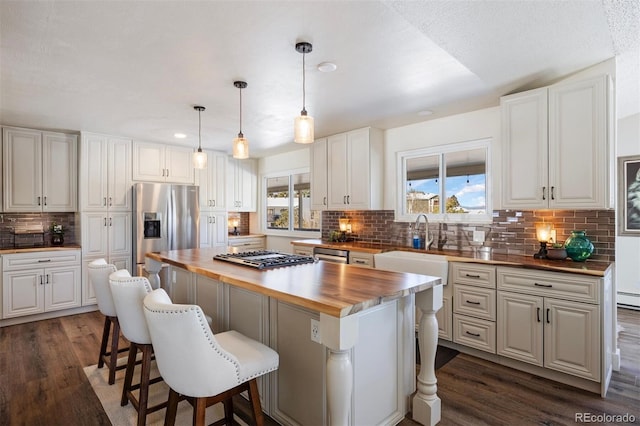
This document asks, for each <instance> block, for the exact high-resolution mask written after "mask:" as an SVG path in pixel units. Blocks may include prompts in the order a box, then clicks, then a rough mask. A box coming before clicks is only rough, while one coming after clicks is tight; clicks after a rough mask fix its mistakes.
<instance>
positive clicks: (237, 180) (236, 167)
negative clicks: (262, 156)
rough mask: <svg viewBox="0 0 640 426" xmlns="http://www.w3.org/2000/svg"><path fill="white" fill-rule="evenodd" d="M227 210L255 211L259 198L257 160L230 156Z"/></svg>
mask: <svg viewBox="0 0 640 426" xmlns="http://www.w3.org/2000/svg"><path fill="white" fill-rule="evenodd" d="M228 159H229V160H228V162H227V176H228V180H227V210H228V211H232V212H255V211H256V205H257V198H258V176H257V171H256V169H257V165H256V162H255V160H251V159H246V160H237V159H235V158H233V157H228Z"/></svg>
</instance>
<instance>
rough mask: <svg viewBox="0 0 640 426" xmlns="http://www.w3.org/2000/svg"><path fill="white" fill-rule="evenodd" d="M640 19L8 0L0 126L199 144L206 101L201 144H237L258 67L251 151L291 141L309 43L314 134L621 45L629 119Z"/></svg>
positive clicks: (623, 107)
mask: <svg viewBox="0 0 640 426" xmlns="http://www.w3.org/2000/svg"><path fill="white" fill-rule="evenodd" d="M639 22H640V2H639V1H638V0H628V1H624V0H620V1H604V2H601V1H592V0H580V1H420V2H418V1H382V2H380V1H333V2H319V1H283V2H275V1H255V2H248V1H233V2H231V1H224V2H223V1H186V2H185V1H136V2H134V1H120V2H114V1H64V2H63V1H53V2H51V1H38V2H30V1H7V0H2V1H0V123H2V124H5V125H16V126H24V127H33V128H45V129H53V130H87V131H92V132H102V133H108V134H113V135H121V136H127V137H132V138H136V139H143V140H150V141H162V142H172V143H181V144H186V145H190V146H196V145H197V140H198V115H197V112H196V111H194V110H193V105H196V104H200V105H204V106H205V107H206V108H207V109H206V111H205V112H203V113H202V144H203V146H204V147H206V148H211V149H218V150H223V151H227V152H230V146H231V140H232V139H233V137H235V135H236V134H237V133H238V130H239V93H238V89H236V88H235V87H234V86H233V81H234V80H245V81H247V83H248V87H247V88H246V89H245V90H243V93H242V95H243V96H242V97H243V126H242V130H243V133H244V134H245V136H246V137H247V138H248V139H249V143H250V147H251V154H252V156H258V155H261V154H265V153H269V152H275V151H277V150H283V149H291V148H293V147H294V145H293V143H292V142H291V141H292V138H293V129H292V127H293V117H294V116H295V115H297V114H298V113H299V112H300V109H301V107H302V55H301V54H299V53H297V52H296V51H295V49H294V45H295V43H296V42H297V41H309V42H311V43H312V44H313V51H312V52H311V53H309V54H307V56H306V64H307V66H306V73H307V75H306V77H307V81H306V89H307V90H306V95H307V96H306V107H307V110H308V111H309V114H310V115H312V116H313V117H314V118H315V121H316V137H321V136H326V135H330V134H334V133H338V132H342V131H346V130H350V129H354V128H358V127H363V126H369V125H372V126H376V127H380V128H390V127H396V126H400V125H405V124H410V123H414V122H418V121H423V120H425V119H433V118H437V117H442V116H445V115H450V114H454V113H459V112H464V111H469V110H473V109H477V108H482V107H486V106H491V105H497V104H498V99H499V97H500V96H501V95H504V94H506V93H512V92H515V91H520V90H524V89H528V88H533V87H539V86H542V85H546V84H549V83H551V82H553V81H555V80H557V79H558V78H561V77H563V76H566V75H569V74H571V73H574V72H576V71H579V70H581V69H583V68H586V67H589V66H591V65H594V64H596V63H599V62H602V61H605V60H607V59H610V58H612V57H614V56H616V55H617V56H618V59H617V61H616V64H617V72H618V75H617V76H616V84H617V92H618V100H617V105H618V115H619V116H620V117H623V116H626V115H630V114H633V113H637V112H640V105H639V103H640V87H639V80H640V77H639V76H640V70H639V67H640V66H639V65H638V64H639V63H640V53H639V52H640V47H639V41H640V24H639ZM323 61H331V62H334V63H335V64H336V65H337V66H338V68H337V70H336V71H335V72H333V73H321V72H319V71H318V70H317V69H316V65H317V64H319V63H321V62H323ZM423 110H431V111H433V114H432V115H430V116H426V117H425V116H422V115H418V112H419V111H423ZM176 132H182V133H185V134H187V138H186V139H184V140H176V139H174V138H173V134H174V133H176Z"/></svg>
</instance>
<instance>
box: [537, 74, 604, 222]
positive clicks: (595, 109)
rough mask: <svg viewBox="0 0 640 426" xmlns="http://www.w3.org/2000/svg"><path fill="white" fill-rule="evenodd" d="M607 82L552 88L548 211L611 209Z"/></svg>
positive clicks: (550, 100)
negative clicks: (609, 207) (608, 191)
mask: <svg viewBox="0 0 640 426" xmlns="http://www.w3.org/2000/svg"><path fill="white" fill-rule="evenodd" d="M607 118H608V117H607V77H606V76H601V77H597V78H593V79H590V80H585V81H579V82H571V83H562V84H557V85H554V86H551V87H550V88H549V185H550V190H551V194H550V201H549V206H550V207H551V208H556V209H570V208H571V209H579V208H606V207H608V206H607V197H606V196H607V194H606V192H607V191H606V189H607V182H608V178H609V176H608V174H607V170H608V168H607V161H608V159H609V152H608V141H607V135H608V133H607V132H608V126H607Z"/></svg>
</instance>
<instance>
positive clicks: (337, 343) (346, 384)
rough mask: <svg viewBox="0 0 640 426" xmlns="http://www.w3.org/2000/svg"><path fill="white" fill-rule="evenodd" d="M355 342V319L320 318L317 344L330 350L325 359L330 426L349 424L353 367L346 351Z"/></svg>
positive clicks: (347, 317) (321, 316) (326, 316)
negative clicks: (319, 343)
mask: <svg viewBox="0 0 640 426" xmlns="http://www.w3.org/2000/svg"><path fill="white" fill-rule="evenodd" d="M357 338H358V316H357V315H350V316H346V317H343V318H337V317H332V316H329V315H325V314H320V341H321V342H322V344H323V345H324V346H326V347H327V348H328V349H329V357H328V358H327V405H328V409H329V424H330V425H332V426H347V425H349V424H350V420H349V415H350V414H351V395H352V393H353V364H352V363H351V360H350V359H349V349H351V348H352V347H353V346H355V344H356V341H357Z"/></svg>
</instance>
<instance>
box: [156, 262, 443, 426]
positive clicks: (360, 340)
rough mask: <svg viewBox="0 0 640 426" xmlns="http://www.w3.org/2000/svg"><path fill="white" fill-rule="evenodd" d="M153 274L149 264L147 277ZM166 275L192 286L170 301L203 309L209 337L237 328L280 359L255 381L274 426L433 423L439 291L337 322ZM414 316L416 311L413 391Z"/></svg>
mask: <svg viewBox="0 0 640 426" xmlns="http://www.w3.org/2000/svg"><path fill="white" fill-rule="evenodd" d="M160 265H161V264H160V263H159V262H157V261H155V260H153V259H149V258H148V259H147V270H148V271H149V272H150V273H151V274H153V273H154V272H155V269H157V270H158V271H159V269H160ZM171 268H172V270H171V271H170V276H173V277H174V279H175V282H173V283H172V285H173V286H178V285H179V286H183V285H185V283H186V285H187V286H189V291H186V292H185V291H184V290H180V291H174V290H176V289H175V288H171V289H169V293H170V294H172V293H173V294H176V295H177V294H186V295H187V298H188V299H189V300H174V302H176V303H197V304H198V305H200V306H201V307H202V308H203V310H204V312H205V314H207V315H210V316H211V317H212V318H213V320H214V321H213V324H212V327H213V328H214V332H216V333H218V332H221V331H225V330H230V329H234V330H237V331H239V332H241V333H243V334H245V335H247V336H248V337H251V338H253V339H256V340H258V341H260V342H262V343H265V344H267V345H269V346H270V347H272V348H273V349H274V350H276V351H277V352H278V354H279V356H280V367H279V369H278V370H277V371H275V372H273V373H270V374H269V375H267V376H264V377H262V378H261V379H260V380H259V391H260V396H261V400H262V408H263V410H264V412H265V413H266V414H268V415H269V416H270V417H271V418H273V419H274V420H275V421H277V422H278V423H280V424H283V425H367V426H369V425H393V424H397V423H399V422H400V421H402V420H403V419H404V418H405V416H406V415H407V413H409V412H410V411H412V416H413V419H414V420H415V421H417V422H418V423H420V424H423V425H435V424H436V423H438V422H439V421H440V399H439V398H438V396H437V394H436V389H437V386H436V377H435V371H434V366H435V353H436V348H437V342H438V327H437V320H436V318H435V313H436V312H437V310H438V309H440V307H441V306H442V285H441V284H436V285H434V286H432V287H429V288H428V289H425V290H423V291H421V292H418V293H416V294H408V295H405V296H403V297H399V298H392V299H391V300H388V301H385V300H382V301H379V303H376V304H374V305H373V306H370V307H367V308H366V309H364V310H361V311H359V312H354V313H351V314H349V315H346V316H343V317H336V316H331V315H328V314H324V313H320V312H314V311H313V310H311V309H308V308H307V307H302V306H298V305H295V304H292V303H288V302H283V301H281V300H279V299H278V298H276V297H269V296H266V295H264V294H261V293H260V292H255V291H250V290H247V289H246V288H241V287H239V286H236V285H234V284H229V283H225V282H222V281H219V280H215V279H212V278H209V277H207V276H204V275H201V274H198V273H192V272H189V271H187V270H185V269H182V268H178V267H176V266H171ZM174 272H175V274H174ZM434 280H436V278H434ZM296 284H297V285H304V284H303V283H296ZM416 307H418V308H419V309H420V310H421V311H422V312H423V315H422V319H421V321H420V324H419V339H418V340H419V345H420V354H421V360H422V366H421V369H420V373H419V376H418V380H417V386H416V365H415V353H416V347H415V342H416V339H415V308H416ZM314 321H316V322H317V323H318V324H319V327H318V331H319V333H318V335H317V337H316V338H314V339H315V340H316V341H312V333H311V330H312V326H313V325H312V324H313V322H314ZM416 387H417V392H416Z"/></svg>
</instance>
